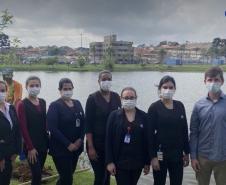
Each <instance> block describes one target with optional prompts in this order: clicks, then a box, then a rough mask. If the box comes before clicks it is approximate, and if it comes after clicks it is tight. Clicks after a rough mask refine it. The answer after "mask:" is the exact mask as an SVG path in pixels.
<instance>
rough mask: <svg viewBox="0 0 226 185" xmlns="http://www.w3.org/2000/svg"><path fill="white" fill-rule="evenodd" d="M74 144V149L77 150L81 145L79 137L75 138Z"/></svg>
mask: <svg viewBox="0 0 226 185" xmlns="http://www.w3.org/2000/svg"><path fill="white" fill-rule="evenodd" d="M74 144H75V146H76V150H78V149H79V148H80V147H81V145H82V140H81V139H77V140H76V141H75V142H74Z"/></svg>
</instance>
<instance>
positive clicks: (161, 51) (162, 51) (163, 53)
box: [159, 48, 167, 64]
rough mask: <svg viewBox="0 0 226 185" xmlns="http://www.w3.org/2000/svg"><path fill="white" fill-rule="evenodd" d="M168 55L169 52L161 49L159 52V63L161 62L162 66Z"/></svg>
mask: <svg viewBox="0 0 226 185" xmlns="http://www.w3.org/2000/svg"><path fill="white" fill-rule="evenodd" d="M166 54H167V52H166V51H165V50H164V49H162V48H161V49H160V50H159V62H160V64H163V63H164V59H165V57H166Z"/></svg>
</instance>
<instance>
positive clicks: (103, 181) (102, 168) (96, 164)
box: [90, 149, 110, 185]
mask: <svg viewBox="0 0 226 185" xmlns="http://www.w3.org/2000/svg"><path fill="white" fill-rule="evenodd" d="M96 152H97V155H98V160H97V161H92V160H90V163H91V166H92V168H93V171H94V176H95V179H94V183H93V185H110V174H109V173H108V171H107V169H106V165H105V153H104V151H102V150H97V149H96Z"/></svg>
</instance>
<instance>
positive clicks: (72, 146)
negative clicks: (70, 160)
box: [67, 143, 77, 152]
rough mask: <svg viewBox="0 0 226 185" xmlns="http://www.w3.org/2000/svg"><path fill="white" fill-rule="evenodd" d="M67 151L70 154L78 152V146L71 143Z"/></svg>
mask: <svg viewBox="0 0 226 185" xmlns="http://www.w3.org/2000/svg"><path fill="white" fill-rule="evenodd" d="M67 149H68V150H69V151H70V152H74V151H75V150H77V146H76V145H75V144H74V143H70V144H69V146H68V147H67Z"/></svg>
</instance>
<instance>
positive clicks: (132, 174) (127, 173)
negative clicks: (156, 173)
mask: <svg viewBox="0 0 226 185" xmlns="http://www.w3.org/2000/svg"><path fill="white" fill-rule="evenodd" d="M141 172H142V169H137V170H123V169H116V175H115V179H116V182H117V185H136V184H137V182H138V180H139V178H140V175H141Z"/></svg>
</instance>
